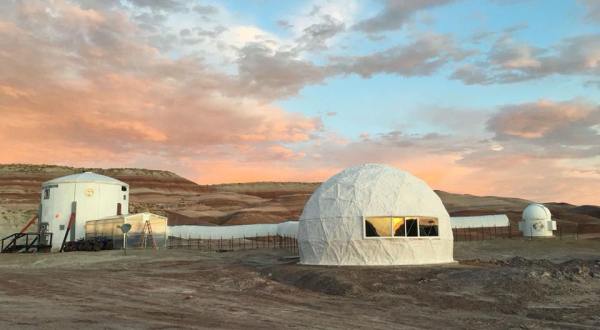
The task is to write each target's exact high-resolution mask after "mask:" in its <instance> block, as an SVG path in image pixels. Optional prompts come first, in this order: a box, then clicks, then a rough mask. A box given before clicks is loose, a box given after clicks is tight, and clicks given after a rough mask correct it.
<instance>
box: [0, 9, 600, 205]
mask: <svg viewBox="0 0 600 330" xmlns="http://www.w3.org/2000/svg"><path fill="white" fill-rule="evenodd" d="M0 163H35V164H58V165H69V166H86V167H142V168H151V169H162V170H169V171H173V172H175V173H177V174H179V175H181V176H184V177H186V178H189V179H191V180H193V181H195V182H197V183H199V184H214V183H226V182H253V181H322V180H326V179H327V178H328V177H329V176H331V175H333V174H335V173H337V172H339V171H340V170H342V169H344V168H346V167H349V166H353V165H358V164H363V163H386V164H389V165H392V166H396V167H398V168H400V169H403V170H406V171H409V172H411V173H413V174H414V175H416V176H418V177H420V178H422V179H424V180H425V181H426V182H427V183H428V184H429V185H430V186H431V187H432V188H434V189H441V190H445V191H449V192H455V193H465V194H476V195H497V196H510V197H521V198H526V199H530V200H535V201H538V202H549V201H556V202H569V203H574V204H596V205H600V1H596V0H580V1H576V0H573V1H568V0H539V1H536V0H487V1H485V0H477V1H476V0H471V1H469V0H372V1H367V0H361V1H358V0H329V1H327V0H305V1H292V0H289V1H276V0H273V1H267V0H246V1H234V0H229V1H200V0H198V1H192V0H162V1H152V0H102V1H100V0H98V1H93V0H79V1H67V0H55V1H51V0H49V1H35V0H31V1H16V0H4V1H0Z"/></svg>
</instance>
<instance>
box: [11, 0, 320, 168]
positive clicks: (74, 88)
mask: <svg viewBox="0 0 600 330" xmlns="http://www.w3.org/2000/svg"><path fill="white" fill-rule="evenodd" d="M12 11H13V12H14V14H15V15H14V16H13V17H11V18H12V19H4V18H3V21H2V23H1V24H0V49H2V50H10V52H7V51H0V67H3V68H4V69H3V71H2V75H1V76H0V115H1V116H2V117H3V120H2V121H0V140H2V141H3V142H2V143H1V147H2V149H3V150H12V151H11V152H4V153H3V154H2V156H0V157H1V158H0V161H32V162H53V163H55V162H61V163H62V162H67V161H73V162H74V163H75V162H76V163H81V162H87V163H88V164H89V163H90V162H94V159H97V158H102V159H107V160H112V161H119V162H120V163H121V164H131V163H136V162H139V161H140V160H143V159H148V158H150V157H154V159H156V157H159V156H160V157H161V162H160V163H161V164H164V163H168V160H169V159H178V158H182V157H192V158H196V159H201V158H203V157H207V156H209V155H213V156H214V155H218V154H230V153H231V154H233V155H235V154H237V150H239V149H240V148H246V147H248V146H255V145H260V146H261V148H263V149H268V148H269V146H277V145H280V144H281V143H293V142H302V141H307V140H310V139H311V135H312V134H313V132H315V131H318V130H320V127H321V123H320V119H318V118H309V117H306V116H304V115H301V114H297V113H288V112H286V111H284V110H283V109H281V108H279V107H277V106H274V105H271V104H269V103H265V102H264V101H262V100H261V99H259V98H257V97H255V96H254V94H253V93H250V92H249V93H248V94H245V93H244V92H240V90H239V81H238V79H237V77H232V76H230V75H227V74H224V73H222V72H219V71H216V70H213V69H211V68H209V67H207V66H205V65H204V64H203V62H202V59H201V58H198V57H192V56H188V57H181V58H176V59H174V58H170V57H166V56H163V55H162V54H161V52H160V51H159V50H158V49H157V48H155V47H153V46H152V45H151V44H149V43H148V42H147V40H146V39H145V38H144V35H140V34H139V33H141V32H140V30H139V29H137V26H136V25H135V24H134V23H133V22H132V21H130V20H128V19H127V17H126V16H124V15H122V14H121V13H120V12H115V11H101V10H95V9H87V10H84V9H81V8H80V7H78V6H77V5H74V4H71V3H68V2H57V3H56V6H53V8H52V10H48V8H47V7H46V5H45V4H43V3H33V2H26V3H16V4H15V7H14V8H12ZM24 150H28V151H27V152H24ZM275 151H277V150H275ZM278 152H279V154H280V155H282V154H283V153H282V151H281V150H279V151H278ZM265 157H266V156H265ZM280 157H281V156H280ZM145 166H152V164H145Z"/></svg>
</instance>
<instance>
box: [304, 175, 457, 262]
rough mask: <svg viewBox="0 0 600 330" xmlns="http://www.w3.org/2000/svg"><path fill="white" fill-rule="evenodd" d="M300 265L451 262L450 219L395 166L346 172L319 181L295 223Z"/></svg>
mask: <svg viewBox="0 0 600 330" xmlns="http://www.w3.org/2000/svg"><path fill="white" fill-rule="evenodd" d="M298 243H299V249H300V262H301V263H303V264H315V265H413V264H435V263H448V262H452V261H453V257H452V255H453V237H452V229H451V227H450V217H449V215H448V212H447V211H446V208H445V207H444V205H443V204H442V201H441V200H440V198H439V197H438V196H437V194H436V193H435V192H433V190H431V188H429V186H428V185H427V184H426V183H425V182H424V181H422V180H421V179H418V178H417V177H415V176H413V175H411V174H410V173H407V172H403V171H400V170H398V169H396V168H394V167H391V166H387V165H381V164H366V165H361V166H356V167H351V168H348V169H346V170H344V171H342V172H340V173H339V174H337V175H335V176H333V177H332V178H330V179H329V180H327V181H326V182H325V183H323V184H322V185H321V186H320V187H319V188H318V189H317V190H316V191H315V192H314V193H313V195H312V196H311V197H310V199H309V200H308V202H307V203H306V205H305V207H304V210H303V212H302V215H301V217H300V221H299V227H298Z"/></svg>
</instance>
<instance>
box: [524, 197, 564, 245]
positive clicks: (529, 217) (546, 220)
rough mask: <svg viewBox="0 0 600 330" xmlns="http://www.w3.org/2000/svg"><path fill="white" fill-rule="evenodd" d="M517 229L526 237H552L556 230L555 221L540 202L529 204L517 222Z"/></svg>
mask: <svg viewBox="0 0 600 330" xmlns="http://www.w3.org/2000/svg"><path fill="white" fill-rule="evenodd" d="M519 230H520V231H521V232H522V233H523V236H527V237H552V236H553V233H552V231H553V230H556V221H553V220H552V214H551V213H550V210H548V208H547V207H545V206H544V205H542V204H537V203H533V204H529V205H528V206H527V207H526V208H525V210H523V215H522V217H521V222H519Z"/></svg>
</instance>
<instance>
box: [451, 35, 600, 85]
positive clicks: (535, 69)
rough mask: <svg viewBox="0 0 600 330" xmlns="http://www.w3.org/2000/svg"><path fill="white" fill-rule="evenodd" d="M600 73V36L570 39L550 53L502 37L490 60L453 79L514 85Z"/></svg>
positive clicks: (459, 71)
mask: <svg viewBox="0 0 600 330" xmlns="http://www.w3.org/2000/svg"><path fill="white" fill-rule="evenodd" d="M599 73H600V35H597V34H590V35H582V36H578V37H572V38H567V39H565V40H563V41H561V42H560V43H559V44H556V45H554V46H551V47H548V48H546V49H542V48H534V47H532V46H530V45H528V44H525V43H518V42H516V41H514V40H512V39H510V38H508V37H506V36H503V37H501V38H500V39H499V40H498V41H497V42H496V43H494V45H493V47H492V48H491V49H490V51H489V52H488V54H487V56H486V58H484V59H483V60H481V61H476V62H474V63H467V64H464V65H462V66H460V67H458V68H457V69H456V70H455V71H454V73H453V74H452V75H451V78H453V79H459V80H461V81H463V82H464V83H465V84H483V85H485V84H492V83H514V82H520V81H526V80H532V79H538V78H543V77H546V76H550V75H555V74H560V75H584V76H596V75H598V74H599Z"/></svg>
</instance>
